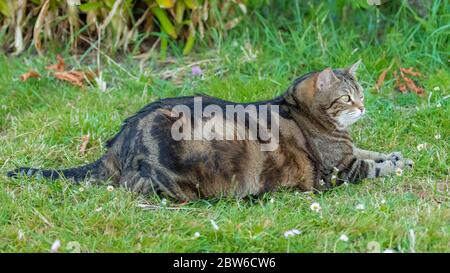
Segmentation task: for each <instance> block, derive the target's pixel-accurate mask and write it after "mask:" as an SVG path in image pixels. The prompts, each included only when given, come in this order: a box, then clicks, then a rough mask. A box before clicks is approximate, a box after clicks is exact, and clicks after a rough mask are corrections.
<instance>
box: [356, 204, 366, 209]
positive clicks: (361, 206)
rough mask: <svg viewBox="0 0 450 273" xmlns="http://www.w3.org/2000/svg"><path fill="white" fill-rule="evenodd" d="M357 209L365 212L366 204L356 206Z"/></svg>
mask: <svg viewBox="0 0 450 273" xmlns="http://www.w3.org/2000/svg"><path fill="white" fill-rule="evenodd" d="M356 209H358V210H365V209H366V206H364V204H358V205H356Z"/></svg>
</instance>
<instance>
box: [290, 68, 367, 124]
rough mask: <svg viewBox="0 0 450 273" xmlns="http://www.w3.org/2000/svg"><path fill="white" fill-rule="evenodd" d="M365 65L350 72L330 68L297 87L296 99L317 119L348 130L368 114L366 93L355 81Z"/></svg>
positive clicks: (315, 74) (349, 70)
mask: <svg viewBox="0 0 450 273" xmlns="http://www.w3.org/2000/svg"><path fill="white" fill-rule="evenodd" d="M360 63H361V61H358V62H356V63H355V64H353V65H351V66H350V67H348V68H343V69H335V70H332V69H331V68H326V69H324V70H323V71H320V72H317V73H313V74H312V75H311V76H309V77H308V79H305V80H304V81H302V82H300V83H299V84H298V86H296V87H294V90H293V91H294V92H293V95H294V96H295V97H296V98H295V99H296V100H297V101H300V102H302V106H303V107H308V108H309V112H310V113H311V114H312V115H314V116H315V117H316V118H319V119H325V120H327V121H329V122H331V123H332V124H334V125H335V126H336V127H339V128H347V127H348V126H350V125H352V124H353V123H355V122H356V121H357V120H359V119H360V118H361V117H362V116H363V115H364V113H365V108H364V91H363V89H362V87H361V85H360V84H359V83H358V82H357V80H356V78H355V72H356V70H357V68H358V66H359V64H360Z"/></svg>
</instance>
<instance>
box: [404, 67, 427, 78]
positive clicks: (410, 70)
mask: <svg viewBox="0 0 450 273" xmlns="http://www.w3.org/2000/svg"><path fill="white" fill-rule="evenodd" d="M400 71H401V72H403V73H405V74H408V75H411V76H414V77H420V76H422V73H420V71H415V72H414V71H413V68H412V67H410V68H402V67H401V68H400Z"/></svg>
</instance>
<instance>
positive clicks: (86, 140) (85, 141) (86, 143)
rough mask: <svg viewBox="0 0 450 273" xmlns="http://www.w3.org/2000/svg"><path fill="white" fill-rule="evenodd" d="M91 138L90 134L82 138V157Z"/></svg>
mask: <svg viewBox="0 0 450 273" xmlns="http://www.w3.org/2000/svg"><path fill="white" fill-rule="evenodd" d="M90 138H91V136H90V135H89V134H87V135H84V136H82V137H81V145H80V155H84V154H85V153H86V147H87V145H88V143H89V139H90Z"/></svg>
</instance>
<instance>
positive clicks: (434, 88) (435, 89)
mask: <svg viewBox="0 0 450 273" xmlns="http://www.w3.org/2000/svg"><path fill="white" fill-rule="evenodd" d="M433 90H434V91H439V90H441V88H440V87H439V86H435V87H433Z"/></svg>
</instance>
